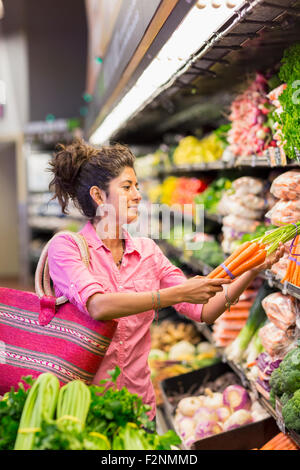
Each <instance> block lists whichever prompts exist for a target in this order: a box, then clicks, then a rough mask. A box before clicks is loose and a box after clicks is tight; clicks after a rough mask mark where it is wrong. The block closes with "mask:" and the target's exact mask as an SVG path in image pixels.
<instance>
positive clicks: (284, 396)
mask: <svg viewBox="0 0 300 470" xmlns="http://www.w3.org/2000/svg"><path fill="white" fill-rule="evenodd" d="M292 396H293V394H292V393H286V392H284V393H283V394H282V395H281V397H280V403H281V404H282V405H283V406H284V405H285V404H286V403H287V402H288V401H289V400H290V399H291V398H292Z"/></svg>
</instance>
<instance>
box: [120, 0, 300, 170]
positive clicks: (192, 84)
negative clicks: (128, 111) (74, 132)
mask: <svg viewBox="0 0 300 470" xmlns="http://www.w3.org/2000/svg"><path fill="white" fill-rule="evenodd" d="M297 41H299V2H298V1H296V0H284V1H282V0H271V1H269V2H266V1H263V0H253V1H251V2H250V1H248V2H244V4H243V5H242V6H241V7H240V8H238V9H237V10H236V11H234V12H233V13H232V15H231V17H229V18H228V20H227V21H226V22H225V23H224V24H223V25H222V26H220V27H219V28H218V29H216V30H215V31H214V32H213V33H212V34H210V35H209V36H208V37H207V38H205V40H203V43H202V45H201V46H200V47H199V49H198V51H197V52H196V53H195V54H193V55H192V56H191V57H190V58H189V60H188V61H187V62H186V63H185V64H183V66H182V67H181V68H180V69H179V70H178V71H177V72H176V73H175V74H174V75H173V76H172V77H171V78H170V80H169V81H168V82H167V83H165V84H163V85H162V86H161V87H160V88H159V89H158V90H157V91H156V92H155V93H154V94H153V96H151V97H150V98H149V99H148V100H147V102H145V103H144V104H143V105H142V106H141V107H140V108H139V109H138V110H137V111H136V112H134V113H133V115H131V116H130V118H129V119H128V120H127V122H126V123H125V124H124V125H123V126H122V127H121V128H119V130H118V131H116V132H115V134H114V135H113V136H112V139H113V140H123V141H131V142H136V141H137V142H139V141H140V140H141V135H143V138H144V140H145V139H147V141H153V140H155V138H156V140H158V137H159V136H161V135H162V134H163V133H165V132H170V131H171V130H173V132H176V131H178V129H179V132H180V128H181V129H182V128H183V127H184V124H185V123H188V124H189V125H190V126H191V125H193V126H194V127H195V128H198V127H199V126H200V125H203V124H204V122H203V121H204V120H205V119H206V122H207V123H209V122H212V121H214V122H216V121H217V118H218V117H219V119H221V117H222V116H221V113H220V116H219V115H218V116H217V118H216V112H215V111H214V108H215V107H216V105H217V104H218V99H216V98H218V97H220V98H219V100H221V99H222V98H223V101H226V99H227V102H228V103H230V101H231V97H232V95H233V94H234V93H235V90H234V87H235V86H237V85H238V83H240V82H241V80H243V79H245V80H246V78H247V76H249V74H251V73H255V71H257V70H264V69H265V70H267V69H268V68H270V67H273V66H274V64H276V63H277V62H279V61H280V60H281V58H282V51H283V50H284V49H285V48H286V47H288V46H289V45H291V44H293V43H295V42H297ZM199 103H200V104H202V105H203V104H204V105H205V112H204V111H202V112H197V113H196V112H193V108H194V107H195V105H197V104H199ZM209 104H211V106H210V107H209ZM223 106H226V104H225V102H224V104H223ZM223 109H224V108H223ZM189 110H190V113H189ZM158 113H159V115H160V119H157V115H158ZM249 163H250V165H251V159H250V162H249Z"/></svg>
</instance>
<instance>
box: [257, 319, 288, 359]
mask: <svg viewBox="0 0 300 470" xmlns="http://www.w3.org/2000/svg"><path fill="white" fill-rule="evenodd" d="M258 335H259V338H260V340H261V343H262V345H263V347H264V348H265V350H266V351H267V353H268V354H270V356H272V357H274V356H279V357H283V356H284V355H285V354H286V352H287V351H288V350H289V348H290V346H291V345H292V344H293V340H292V339H291V338H290V337H289V336H288V335H287V334H286V332H285V331H283V330H281V329H280V328H277V326H276V325H274V323H271V322H270V323H267V324H266V325H265V326H263V327H262V328H261V329H260V330H259V333H258Z"/></svg>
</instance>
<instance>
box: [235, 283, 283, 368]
mask: <svg viewBox="0 0 300 470" xmlns="http://www.w3.org/2000/svg"><path fill="white" fill-rule="evenodd" d="M272 292H274V290H273V289H272V288H270V287H269V286H268V284H267V283H266V282H264V283H263V285H262V286H261V287H260V289H259V291H258V293H257V296H256V298H255V300H254V302H253V304H252V306H251V308H250V312H249V316H248V319H247V322H246V324H245V326H244V327H243V328H242V329H241V331H240V333H239V334H238V336H237V337H236V339H235V340H234V341H233V342H232V343H231V344H230V345H229V346H227V348H226V354H227V357H228V359H230V360H233V361H236V362H240V361H241V360H242V358H243V354H244V352H245V351H246V348H247V347H248V345H249V343H250V341H251V339H252V337H253V335H254V334H255V332H256V330H257V329H258V328H259V327H260V326H261V325H262V323H263V322H265V320H266V318H267V317H266V313H265V311H264V309H263V307H262V304H261V301H262V300H263V299H264V298H265V297H266V296H267V295H269V294H271V293H272Z"/></svg>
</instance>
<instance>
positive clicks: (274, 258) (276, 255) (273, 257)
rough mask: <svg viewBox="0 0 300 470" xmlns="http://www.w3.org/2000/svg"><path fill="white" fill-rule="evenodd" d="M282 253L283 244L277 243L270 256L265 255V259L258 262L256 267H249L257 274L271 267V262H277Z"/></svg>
mask: <svg viewBox="0 0 300 470" xmlns="http://www.w3.org/2000/svg"><path fill="white" fill-rule="evenodd" d="M283 255H284V245H283V244H282V243H279V247H278V248H277V250H276V251H275V252H274V253H272V254H271V255H270V256H267V257H266V259H265V261H264V262H263V263H262V264H260V265H259V266H256V268H254V269H251V271H252V272H253V273H254V274H256V275H257V274H259V273H260V272H261V271H265V270H266V269H271V267H272V266H273V264H275V263H277V262H278V261H279V260H280V258H282V256H283Z"/></svg>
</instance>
